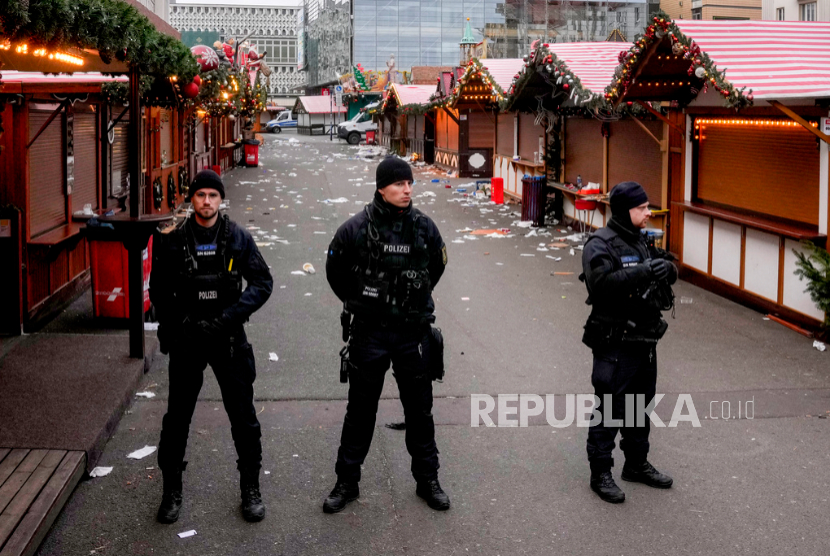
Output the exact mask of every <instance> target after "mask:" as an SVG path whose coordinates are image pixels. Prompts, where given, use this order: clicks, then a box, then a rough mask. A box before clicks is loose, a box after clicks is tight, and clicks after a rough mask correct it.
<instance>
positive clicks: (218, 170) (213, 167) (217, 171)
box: [210, 164, 222, 176]
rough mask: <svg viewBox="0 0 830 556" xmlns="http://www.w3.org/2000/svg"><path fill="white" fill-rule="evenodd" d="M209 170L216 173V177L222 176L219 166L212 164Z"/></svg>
mask: <svg viewBox="0 0 830 556" xmlns="http://www.w3.org/2000/svg"><path fill="white" fill-rule="evenodd" d="M210 169H211V170H213V171H214V172H216V175H218V176H221V175H222V167H221V166H219V165H218V164H214V165H213V166H211V167H210Z"/></svg>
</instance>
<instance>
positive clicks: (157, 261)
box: [150, 217, 274, 328]
mask: <svg viewBox="0 0 830 556" xmlns="http://www.w3.org/2000/svg"><path fill="white" fill-rule="evenodd" d="M227 223H228V225H229V230H228V236H227V245H226V246H225V249H226V252H225V254H224V259H225V261H230V259H233V269H234V270H237V271H238V272H239V274H241V277H242V278H243V279H244V280H245V283H246V286H245V289H244V290H243V291H242V294H241V296H240V297H239V299H238V300H237V301H236V302H235V303H233V304H232V305H230V306H228V307H226V308H225V309H224V310H223V311H222V314H221V315H216V316H217V317H218V316H221V317H222V318H223V320H225V321H226V322H227V323H228V324H229V325H230V326H232V327H237V328H241V327H242V324H243V323H244V322H245V321H247V320H248V318H250V316H251V315H252V314H253V313H254V312H255V311H256V310H258V309H259V308H260V307H262V306H263V305H264V304H265V302H266V301H268V298H269V297H270V296H271V291H272V290H273V288H274V280H273V278H272V277H271V271H270V270H269V269H268V265H267V264H265V260H264V259H263V258H262V254H261V253H260V252H259V248H258V247H257V246H256V243H255V242H254V239H253V237H251V234H250V233H249V232H248V231H247V230H245V229H243V228H240V227H239V226H238V225H237V224H236V223H235V222H233V221H231V220H230V219H228V220H227ZM184 226H198V224H197V223H196V221H195V219H193V217H191V219H190V221H188V222H186V223H185V224H183V225H182V226H180V227H177V228H176V229H175V230H173V231H171V232H169V233H166V234H163V233H156V234H155V236H154V239H153V267H152V272H151V274H150V301H152V302H153V306H154V307H155V308H156V316H157V317H158V321H159V324H160V326H161V327H169V328H172V327H175V326H177V325H178V324H180V323H181V322H182V321H183V320H184V319H185V317H187V316H188V314H187V312H188V311H187V307H186V304H185V303H184V302H183V292H182V287H183V284H184V283H185V280H184V279H183V276H184V274H185V273H186V268H187V267H186V259H187V249H186V245H185V242H186V241H188V240H187V235H186V233H185V232H184Z"/></svg>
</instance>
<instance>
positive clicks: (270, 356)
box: [268, 351, 280, 361]
mask: <svg viewBox="0 0 830 556" xmlns="http://www.w3.org/2000/svg"><path fill="white" fill-rule="evenodd" d="M268 360H269V361H279V360H280V358H279V357H278V356H277V354H276V353H274V352H273V351H272V352H270V353H269V354H268Z"/></svg>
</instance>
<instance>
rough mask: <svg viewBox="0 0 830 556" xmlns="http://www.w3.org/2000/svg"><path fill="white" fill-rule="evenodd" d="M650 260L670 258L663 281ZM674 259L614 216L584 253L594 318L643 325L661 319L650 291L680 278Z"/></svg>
mask: <svg viewBox="0 0 830 556" xmlns="http://www.w3.org/2000/svg"><path fill="white" fill-rule="evenodd" d="M650 259H665V260H667V261H669V275H668V277H667V278H666V279H665V280H664V281H663V282H664V283H663V284H658V283H656V282H655V281H654V280H653V278H652V274H651V271H650V270H649V266H648V264H647V262H648V261H649V260H650ZM672 260H673V257H672V256H671V255H670V254H669V253H668V252H666V251H664V250H662V249H658V248H655V247H652V246H649V244H648V242H647V240H646V238H645V236H644V235H643V234H641V233H639V231H633V230H631V229H629V228H628V227H625V226H622V225H620V224H618V223H617V222H616V221H615V220H614V219H613V218H612V219H611V221H610V222H609V223H608V226H607V227H605V228H602V229H600V230H599V231H597V232H596V233H594V234H591V236H590V237H589V238H588V241H587V242H586V243H585V247H584V248H583V252H582V269H583V272H584V279H585V285H586V286H587V287H588V296H589V297H588V303H589V304H590V305H591V306H592V309H591V317H592V318H594V319H595V320H601V321H603V322H605V323H610V324H616V325H624V324H625V323H627V322H631V323H634V324H635V325H640V328H643V327H645V326H650V325H653V324H654V323H655V322H657V321H659V320H660V317H661V311H660V309H659V308H658V307H657V306H656V305H655V303H654V301H653V299H652V296H650V295H648V292H649V288H650V287H651V288H652V291H653V290H654V289H656V288H657V287H663V288H666V287H667V286H671V284H674V283H675V282H676V281H677V268H676V267H675V266H674V264H673V263H671V261H672ZM644 295H645V296H646V297H645V298H644ZM590 320H591V319H589V322H590Z"/></svg>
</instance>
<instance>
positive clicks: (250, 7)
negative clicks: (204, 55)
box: [169, 0, 306, 100]
mask: <svg viewBox="0 0 830 556" xmlns="http://www.w3.org/2000/svg"><path fill="white" fill-rule="evenodd" d="M169 1H170V24H171V25H172V26H173V27H175V28H176V29H178V30H179V31H180V32H181V34H182V41H183V42H184V43H185V44H187V45H188V46H193V45H196V44H205V45H208V46H211V45H213V43H214V41H217V40H219V41H225V40H227V39H228V38H231V37H233V38H234V39H237V40H239V39H244V38H245V37H246V36H248V35H249V34H251V33H253V35H251V37H250V38H249V39H248V41H249V42H250V43H251V44H252V45H255V46H256V50H257V52H259V53H262V52H265V53H266V57H265V61H266V62H267V63H268V65H269V66H270V67H271V70H272V72H273V73H271V80H270V81H271V85H270V90H269V94H268V97H269V100H272V99H274V100H276V99H278V98H280V97H296V96H297V89H298V88H299V87H301V86H302V85H303V84H304V82H305V78H306V76H305V74H304V73H301V72H300V71H299V70H298V69H297V48H298V45H297V22H298V13H299V12H300V11H301V10H302V9H303V5H302V0H244V1H240V2H233V1H232V0H225V1H221V0H169Z"/></svg>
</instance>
